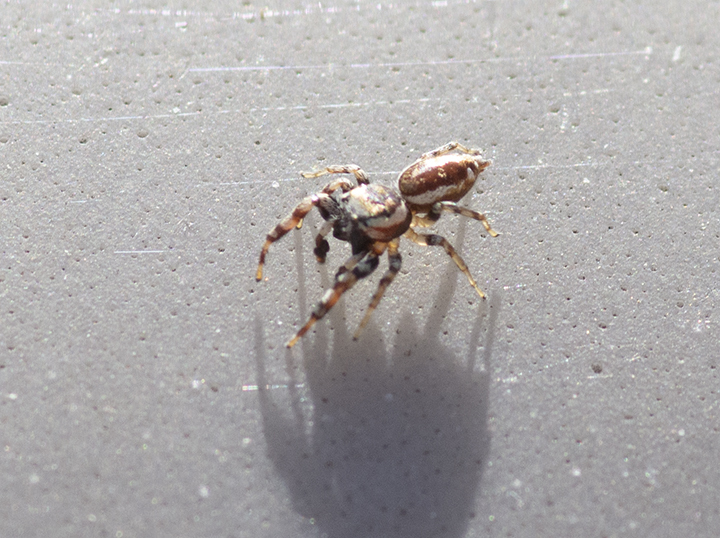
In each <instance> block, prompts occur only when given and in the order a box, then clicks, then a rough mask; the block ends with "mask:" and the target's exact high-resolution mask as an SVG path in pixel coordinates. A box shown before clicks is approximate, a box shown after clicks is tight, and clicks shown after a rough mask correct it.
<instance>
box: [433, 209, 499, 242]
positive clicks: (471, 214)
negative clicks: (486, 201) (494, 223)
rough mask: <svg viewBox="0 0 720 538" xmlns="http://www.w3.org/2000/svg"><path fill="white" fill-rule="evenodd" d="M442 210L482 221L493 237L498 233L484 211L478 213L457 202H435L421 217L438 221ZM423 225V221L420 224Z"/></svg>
mask: <svg viewBox="0 0 720 538" xmlns="http://www.w3.org/2000/svg"><path fill="white" fill-rule="evenodd" d="M441 211H448V212H450V213H455V214H457V215H462V216H463V217H467V218H469V219H475V220H479V221H480V222H482V225H483V226H485V229H486V230H487V232H488V233H489V234H490V235H492V236H493V237H497V235H498V233H497V232H496V231H495V230H493V229H492V228H491V227H490V223H489V222H488V220H487V217H485V215H483V214H482V213H478V212H477V211H473V210H472V209H468V208H466V207H460V206H459V205H457V204H456V203H455V202H435V204H433V206H432V209H431V210H430V212H429V213H428V214H427V216H425V217H419V219H420V220H421V222H422V220H423V219H429V221H431V222H436V221H437V220H438V219H439V218H440V212H441ZM419 225H420V226H422V223H420V224H419Z"/></svg>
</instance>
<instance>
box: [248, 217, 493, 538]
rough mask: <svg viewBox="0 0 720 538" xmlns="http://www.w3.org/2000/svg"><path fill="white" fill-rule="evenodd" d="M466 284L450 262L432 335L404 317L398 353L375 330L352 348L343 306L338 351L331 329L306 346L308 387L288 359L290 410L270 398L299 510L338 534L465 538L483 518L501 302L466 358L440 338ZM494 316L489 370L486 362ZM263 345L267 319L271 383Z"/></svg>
mask: <svg viewBox="0 0 720 538" xmlns="http://www.w3.org/2000/svg"><path fill="white" fill-rule="evenodd" d="M464 227H465V226H464V224H461V234H459V235H462V234H463V232H464ZM458 239H460V238H458ZM299 276H300V277H302V276H303V275H302V274H300V275H299ZM460 276H462V275H460ZM457 277H458V271H457V269H456V267H455V266H454V264H453V265H452V266H450V265H449V267H448V270H447V271H446V275H445V277H444V279H443V281H442V283H441V285H440V286H439V291H438V294H437V296H436V299H435V301H434V307H433V312H432V313H431V314H430V316H429V318H428V320H427V322H426V325H425V327H424V330H423V331H422V334H419V333H418V329H417V326H416V325H415V321H414V318H413V316H411V315H410V314H408V313H404V314H403V315H402V316H401V318H400V322H399V325H398V328H397V338H396V340H395V343H394V345H393V346H392V351H391V352H390V353H389V352H388V351H387V350H386V348H385V345H384V343H383V340H382V334H381V332H380V331H379V330H378V328H377V326H376V325H374V324H373V323H372V322H371V323H370V324H369V325H368V327H367V329H366V332H365V334H364V336H363V337H362V338H361V340H360V342H352V340H351V339H350V336H349V335H348V332H347V328H346V327H345V323H344V321H343V311H342V310H343V307H342V304H338V305H337V306H336V307H335V309H333V310H332V311H331V312H330V314H329V316H328V317H329V318H330V323H331V324H332V326H333V327H334V331H333V333H334V334H333V346H332V352H331V353H328V349H329V339H328V330H327V326H326V323H321V324H319V325H318V329H317V331H316V337H315V342H314V344H310V342H309V339H306V340H305V341H304V342H303V343H302V344H301V345H302V346H303V366H304V371H305V376H306V383H305V384H304V385H301V384H298V381H299V379H298V375H297V373H296V372H297V371H298V368H297V365H296V364H295V362H294V360H293V357H292V354H291V353H290V352H289V351H288V352H287V354H286V363H287V369H288V373H289V374H290V377H291V382H290V383H289V386H290V392H289V396H290V398H289V402H288V405H287V406H286V407H287V412H283V411H281V410H280V407H279V406H277V405H276V403H275V402H273V399H272V398H271V397H270V395H269V393H268V392H267V391H266V390H261V391H260V393H259V397H260V406H261V411H262V416H263V426H264V433H265V437H266V441H267V445H268V454H269V457H270V459H271V460H272V462H273V464H274V466H275V468H276V469H277V471H278V473H279V475H280V476H281V477H282V479H283V480H284V482H285V483H286V485H287V487H288V489H289V492H290V496H291V499H292V502H293V506H294V507H295V509H296V510H297V511H298V512H299V513H300V514H302V515H303V516H305V517H308V518H313V519H314V522H315V524H316V525H317V526H318V527H320V529H321V530H322V532H324V533H326V534H327V536H329V537H330V538H337V537H351V538H354V537H375V536H377V537H398V538H402V537H408V538H410V537H412V538H424V537H427V538H430V537H432V538H437V537H441V536H447V537H459V536H463V535H464V534H465V531H466V529H467V525H468V523H469V521H470V519H471V518H472V517H474V512H473V510H474V504H475V492H476V490H477V486H478V483H479V481H480V477H481V474H482V469H483V467H484V465H485V461H486V457H487V454H488V450H489V434H488V431H487V425H486V421H487V402H488V396H489V379H488V373H487V371H488V365H489V360H490V354H491V352H492V349H491V348H492V334H493V326H494V323H495V319H496V316H497V310H498V306H499V303H498V302H497V301H489V302H490V305H487V304H486V303H484V302H483V303H481V304H480V307H479V312H478V320H477V323H476V324H475V327H474V328H473V332H472V337H471V342H470V346H469V352H468V357H467V360H465V361H462V360H460V359H459V358H458V357H456V356H455V355H454V353H453V352H451V351H450V350H449V349H448V348H446V347H445V346H443V345H442V344H441V343H440V342H439V339H438V334H439V331H440V328H441V324H442V319H443V318H444V317H445V315H446V314H447V312H448V310H449V308H450V305H451V300H452V297H453V292H454V290H455V287H456V282H457ZM324 279H325V280H328V279H327V274H325V276H324ZM303 281H304V280H303V279H302V278H301V288H302V282H303ZM324 284H328V282H326V283H324ZM304 293H305V292H304V289H301V291H300V295H301V303H304V302H305V297H304ZM302 306H304V305H302ZM484 319H486V320H487V325H488V330H487V332H486V335H487V336H486V338H485V342H484V353H483V359H484V363H485V364H484V366H485V368H484V370H485V371H484V372H482V373H480V372H478V371H477V370H479V369H478V368H476V367H475V366H476V364H475V362H476V361H475V356H476V354H477V345H478V341H479V340H480V333H481V328H482V326H483V325H484V323H483V320H484ZM263 342H264V335H263V333H262V326H261V325H260V324H259V323H257V324H256V357H257V361H258V362H257V367H258V385H259V386H260V387H265V386H266V385H267V379H266V377H265V368H264V361H265V357H264V353H265V346H264V344H263ZM328 355H330V356H329V358H328Z"/></svg>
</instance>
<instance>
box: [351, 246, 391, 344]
mask: <svg viewBox="0 0 720 538" xmlns="http://www.w3.org/2000/svg"><path fill="white" fill-rule="evenodd" d="M398 246H400V239H399V238H397V237H396V238H395V239H393V240H392V241H390V242H389V243H388V249H387V253H388V263H389V267H388V270H387V271H386V272H385V274H384V275H383V277H382V278H381V279H380V283H379V284H378V288H377V291H376V292H375V295H373V298H372V300H371V301H370V305H369V306H368V307H367V310H366V311H365V316H364V317H363V319H362V321H361V322H360V325H359V326H358V328H357V330H356V331H355V334H354V335H353V340H357V339H358V338H359V337H360V333H362V331H363V329H364V328H365V325H367V324H368V321H370V316H371V315H372V313H373V312H374V311H375V308H377V305H378V304H380V300H381V299H382V298H383V295H384V294H385V290H386V289H387V287H388V286H389V285H390V284H391V283H392V281H393V280H394V279H395V276H396V275H397V274H398V273H399V272H400V268H401V267H402V256H400V253H399V252H398Z"/></svg>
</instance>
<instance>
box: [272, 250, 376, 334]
mask: <svg viewBox="0 0 720 538" xmlns="http://www.w3.org/2000/svg"><path fill="white" fill-rule="evenodd" d="M386 248H387V243H375V244H374V245H373V246H372V250H371V251H370V252H367V251H366V252H364V254H367V256H365V259H364V260H362V261H361V262H359V263H358V262H357V261H356V260H358V259H360V257H359V255H353V256H352V257H351V258H350V259H349V260H348V261H347V262H346V264H345V265H344V266H343V267H346V266H347V265H352V264H353V263H355V266H354V267H353V268H352V270H346V271H344V272H342V273H340V272H339V273H338V274H337V275H336V277H335V285H334V286H333V287H332V288H330V289H329V290H327V291H326V292H325V295H324V296H323V298H322V299H321V300H320V302H319V303H318V304H317V305H316V306H315V308H314V309H313V312H312V314H311V315H310V319H309V320H308V321H307V323H306V324H305V325H303V327H302V328H301V329H300V330H299V331H298V332H297V334H296V335H295V336H293V338H292V339H291V340H290V341H289V342H288V343H287V344H286V345H287V347H289V348H290V347H293V346H294V345H295V344H296V343H297V341H298V340H300V338H302V337H303V336H304V335H305V333H306V332H308V331H309V330H310V329H311V328H312V326H313V325H315V322H317V321H318V320H319V319H322V317H323V316H324V315H325V314H327V313H328V312H329V311H330V309H331V308H332V307H333V306H335V303H337V302H338V300H339V299H340V297H342V294H343V293H345V292H346V291H347V290H349V289H350V288H352V287H353V286H354V285H355V283H356V282H357V281H358V280H360V279H362V278H365V277H366V276H368V275H370V274H372V272H373V271H375V269H377V266H378V263H379V259H378V258H379V257H380V256H381V255H382V253H383V252H385V249H386ZM341 269H342V268H341Z"/></svg>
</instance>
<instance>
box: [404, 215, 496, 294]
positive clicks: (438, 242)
mask: <svg viewBox="0 0 720 538" xmlns="http://www.w3.org/2000/svg"><path fill="white" fill-rule="evenodd" d="M404 236H405V237H407V238H408V239H410V241H412V242H413V243H416V244H418V245H421V246H423V247H428V246H433V247H434V246H441V247H443V248H444V249H445V252H447V254H448V256H450V257H451V258H452V261H454V262H455V265H457V267H458V269H460V270H461V271H462V272H463V274H464V275H465V276H466V277H467V279H468V282H470V285H471V286H472V287H473V288H475V291H476V292H478V295H479V296H480V297H482V298H483V299H484V298H485V294H484V293H483V292H482V290H481V289H480V288H479V287H478V285H477V282H475V279H474V278H473V277H472V275H471V274H470V269H468V266H467V264H466V263H465V260H463V259H462V257H461V256H460V254H458V252H457V251H456V250H455V248H454V247H453V246H452V245H451V244H450V242H449V241H448V240H447V239H445V238H444V237H443V236H441V235H436V234H419V233H417V232H416V231H414V230H413V229H412V228H410V229H409V230H408V231H407V232H405V235H404Z"/></svg>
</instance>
